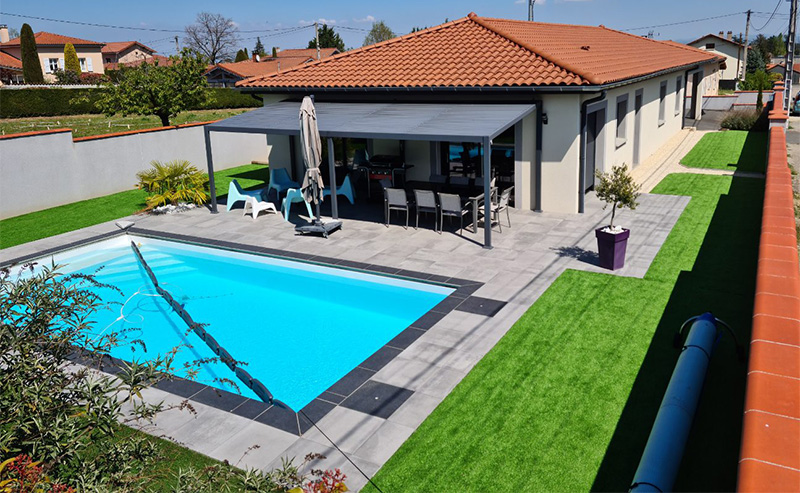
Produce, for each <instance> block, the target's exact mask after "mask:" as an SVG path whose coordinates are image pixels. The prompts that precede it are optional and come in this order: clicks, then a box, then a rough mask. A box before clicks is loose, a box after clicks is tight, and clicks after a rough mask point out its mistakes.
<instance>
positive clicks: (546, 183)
mask: <svg viewBox="0 0 800 493" xmlns="http://www.w3.org/2000/svg"><path fill="white" fill-rule="evenodd" d="M542 109H543V111H544V112H545V113H547V125H542V187H541V188H542V210H544V211H549V212H578V172H579V165H578V158H579V148H580V138H579V137H580V112H581V106H580V96H577V95H574V94H570V95H561V94H558V95H547V96H544V97H543V104H542ZM534 135H535V134H534ZM528 193H531V192H530V191H529V192H528ZM524 195H525V194H523V195H522V196H523V197H524ZM522 200H523V201H524V200H526V199H525V198H523V199H522ZM528 200H530V199H528Z"/></svg>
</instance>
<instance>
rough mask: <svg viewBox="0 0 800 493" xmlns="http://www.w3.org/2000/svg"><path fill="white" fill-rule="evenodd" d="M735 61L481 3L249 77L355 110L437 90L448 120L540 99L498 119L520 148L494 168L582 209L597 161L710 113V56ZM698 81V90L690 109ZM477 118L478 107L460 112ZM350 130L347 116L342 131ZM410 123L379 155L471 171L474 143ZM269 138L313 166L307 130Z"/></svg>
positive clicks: (553, 200)
mask: <svg viewBox="0 0 800 493" xmlns="http://www.w3.org/2000/svg"><path fill="white" fill-rule="evenodd" d="M723 62H724V59H723V57H722V56H721V55H717V54H716V53H713V52H705V51H702V50H697V49H694V48H691V47H688V46H686V45H679V44H672V43H666V42H662V41H656V40H653V39H647V38H644V37H641V36H635V35H632V34H628V33H625V32H621V31H615V30H612V29H608V28H605V27H603V26H599V27H594V26H575V25H564V24H546V23H539V22H527V21H518V20H508V19H492V18H485V17H479V16H477V15H475V14H474V13H471V14H469V16H467V17H465V18H462V19H458V20H455V21H452V22H448V23H445V24H442V25H439V26H435V27H432V28H429V29H424V30H421V31H418V32H415V33H412V34H408V35H405V36H401V37H398V38H394V39H391V40H388V41H384V42H381V43H378V44H375V45H371V46H366V47H363V48H358V49H354V50H351V51H347V52H344V53H340V54H338V55H334V56H332V57H329V58H325V59H323V60H320V61H313V62H310V63H307V64H302V65H300V66H297V67H295V68H292V69H288V70H285V71H281V72H279V73H271V74H267V75H260V76H255V77H251V78H249V79H246V80H243V81H240V82H238V83H237V84H236V86H237V87H239V88H241V89H242V90H243V91H244V92H247V93H253V94H257V95H259V96H260V97H262V98H263V100H264V104H265V106H266V105H269V104H273V103H278V102H281V101H295V102H296V101H300V100H301V99H302V97H303V96H305V95H309V94H313V95H314V96H315V98H316V101H317V102H318V103H322V102H324V103H328V104H329V106H328V110H327V111H341V117H342V118H343V119H344V118H346V114H347V111H348V110H347V108H346V106H347V105H342V106H337V105H336V104H335V103H358V104H367V103H369V104H382V105H384V107H383V108H384V109H380V110H378V111H386V109H385V108H386V105H390V107H391V106H395V107H397V108H398V110H400V109H401V108H400V107H401V106H402V105H404V104H407V103H417V104H425V105H428V106H426V107H425V108H423V109H421V110H420V111H429V112H430V113H429V114H430V119H429V122H434V121H436V122H438V124H439V125H443V124H445V122H444V121H439V120H438V118H444V117H443V116H441V115H442V113H441V112H442V111H445V112H446V111H447V110H446V109H442V108H441V106H442V105H461V104H464V103H470V104H475V103H479V104H480V105H479V106H476V107H475V109H474V111H475V112H476V116H475V118H476V120H477V119H479V118H480V117H479V116H478V115H477V112H482V113H481V114H487V113H486V112H487V111H489V112H490V111H492V110H491V109H492V107H493V105H494V107H495V108H497V113H498V114H499V113H502V106H503V105H508V104H512V103H513V104H515V105H519V106H521V107H526V108H530V106H531V105H535V110H534V112H533V113H530V114H527V116H524V117H521V118H522V119H516V120H512V121H508V122H506V123H505V124H503V123H502V122H497V126H496V127H495V128H498V129H502V128H507V129H506V130H505V131H504V132H503V133H502V135H499V136H498V137H497V138H496V141H497V143H498V144H503V147H505V148H511V150H510V151H505V150H504V151H502V152H500V153H498V154H496V153H495V152H494V151H493V152H492V153H491V165H492V172H493V174H494V173H495V171H497V172H498V173H500V172H501V169H500V168H501V166H503V167H506V166H507V171H505V172H506V173H510V177H508V178H509V179H508V181H510V183H513V184H514V186H515V190H514V195H515V207H518V208H523V209H532V210H544V211H553V212H556V211H557V212H570V213H574V212H583V210H584V196H585V194H586V193H587V192H589V191H591V190H592V189H593V188H594V184H595V171H609V170H610V169H611V166H612V165H619V164H627V165H630V166H632V167H636V166H638V165H639V164H640V163H642V162H644V161H645V160H646V159H647V158H648V157H649V156H650V155H651V154H653V153H654V152H656V150H658V149H659V148H660V147H661V146H662V145H663V144H665V143H666V142H667V141H668V140H669V139H670V138H672V137H673V136H674V135H675V134H676V133H677V132H678V131H680V130H681V129H682V128H683V121H684V116H685V117H686V118H698V119H699V118H701V116H702V115H701V112H700V108H701V107H702V100H703V91H702V90H701V89H702V86H703V85H704V79H705V78H706V77H707V76H706V69H707V68H708V67H712V68H714V69H717V68H718V67H719V66H720V64H721V63H723ZM687 81H688V82H689V84H690V85H689V87H690V89H689V92H690V93H693V94H692V95H693V96H695V97H693V98H692V104H691V105H690V106H689V107H688V108H687V109H686V110H684V104H683V102H684V98H685V94H686V92H687V91H686V87H687V86H686V83H687ZM277 106H280V104H278V105H277ZM277 106H276V108H277ZM437 107H438V108H439V109H437ZM337 108H339V109H338V110H337ZM408 108H411V107H410V106H407V107H406V109H405V110H404V111H406V112H407V111H408ZM258 111H259V110H256V111H255V112H252V114H255V113H256V112H258ZM462 111H463V110H462ZM684 112H685V114H684ZM272 114H276V113H274V112H272V111H268V112H265V113H263V114H259V115H262V116H261V117H262V118H266V119H269V118H270V115H272ZM426 114H428V113H426ZM276 115H277V114H276ZM276 117H277V116H276ZM253 118H256V117H255V116H253ZM320 118H323V116H322V115H320ZM419 118H422V119H423V120H424V118H426V117H425V116H424V115H421V116H419ZM235 119H237V117H234V118H232V119H231V120H232V121H233V120H235ZM484 123H485V122H481V124H484ZM470 124H471V122H470V121H469V119H467V120H459V121H452V122H450V123H447V125H450V126H456V127H459V126H460V127H469V126H470ZM218 125H219V126H221V127H224V123H220V124H218ZM231 125H234V122H232V123H231ZM420 125H422V127H424V126H425V125H426V123H424V121H422V122H421V123H420ZM262 128H273V127H262ZM275 128H277V127H275ZM257 130H258V129H256V131H257ZM347 130H348V129H347V128H346V127H342V129H341V133H342V134H343V135H342V136H344V134H346V132H347ZM376 132H377V130H376ZM406 132H407V131H406V130H403V129H402V128H398V129H397V131H396V132H394V135H396V137H392V138H391V139H389V138H383V139H378V138H375V139H365V140H366V146H367V150H368V152H369V153H370V155H376V154H393V155H397V156H400V159H402V160H403V161H404V162H406V163H407V164H412V165H413V168H410V169H409V170H408V172H407V173H408V176H407V179H409V180H425V181H427V180H428V179H429V177H430V176H431V175H440V174H442V175H451V174H452V175H454V176H455V175H457V174H459V173H461V174H464V173H465V172H464V171H463V168H464V163H463V159H464V155H465V154H466V155H467V157H469V156H470V154H469V153H468V152H464V148H463V147H462V146H461V143H460V142H439V141H431V139H433V138H435V135H429V136H428V137H427V138H422V137H420V135H421V134H420V133H419V132H417V133H413V132H412V133H406ZM267 133H268V132H267ZM365 135H366V133H365ZM402 135H405V136H409V137H412V138H408V139H405V138H403V137H402ZM446 135H452V134H450V133H448V134H446ZM267 140H268V143H269V144H270V145H271V146H272V147H271V153H272V154H271V156H270V162H271V163H275V164H276V165H278V163H285V164H284V166H287V167H293V169H294V174H295V176H302V174H301V173H302V162H301V161H302V160H301V159H298V158H297V156H301V155H302V153H301V150H300V149H299V147H298V146H299V139H297V138H293V137H289V136H287V135H279V134H269V133H268V136H267ZM292 143H293V144H292ZM490 145H491V142H490ZM291 146H294V148H293V149H292V148H291ZM497 147H499V146H493V149H495V150H497ZM459 151H460V152H459ZM478 152H479V153H480V151H478ZM459 154H460V155H461V157H459ZM454 156H455V158H454ZM459 159H461V162H457V161H458V160H459ZM507 161H510V166H508V165H507V164H506V162H507ZM482 174H483V173H482V170H481V168H480V167H478V169H476V170H475V171H474V174H473V175H471V176H472V177H474V178H476V179H477V178H480V180H482V181H483V180H486V182H487V183H488V178H487V177H484V176H482ZM504 178H505V177H504Z"/></svg>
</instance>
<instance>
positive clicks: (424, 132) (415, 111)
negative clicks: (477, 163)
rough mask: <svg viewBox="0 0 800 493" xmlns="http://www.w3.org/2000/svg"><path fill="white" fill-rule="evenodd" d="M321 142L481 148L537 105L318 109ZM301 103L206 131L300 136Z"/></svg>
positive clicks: (355, 105)
mask: <svg viewBox="0 0 800 493" xmlns="http://www.w3.org/2000/svg"><path fill="white" fill-rule="evenodd" d="M315 106H316V110H317V122H318V125H319V133H320V137H322V138H327V137H347V138H365V139H397V140H427V141H451V142H481V141H483V140H484V139H487V138H488V139H494V138H495V137H497V136H498V135H500V134H501V133H503V131H504V130H506V129H507V128H509V127H510V126H512V125H514V124H515V123H517V122H518V121H519V120H521V119H522V118H524V117H525V116H526V115H528V114H530V113H531V112H533V111H534V110H535V109H536V105H534V104H452V103H451V104H406V103H323V102H320V103H316V104H315ZM299 114H300V103H299V102H280V103H273V104H269V105H267V106H264V107H263V108H259V109H257V110H253V111H248V112H247V113H244V114H241V115H237V116H233V117H231V118H227V119H225V120H221V121H218V122H216V123H212V124H210V125H207V127H206V128H207V130H208V131H216V132H246V133H265V134H277V135H300V122H299V119H298V118H299V117H298V115H299Z"/></svg>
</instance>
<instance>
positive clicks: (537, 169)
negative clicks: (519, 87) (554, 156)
mask: <svg viewBox="0 0 800 493" xmlns="http://www.w3.org/2000/svg"><path fill="white" fill-rule="evenodd" d="M533 104H535V105H536V153H535V154H536V155H535V157H534V161H535V162H534V173H535V177H536V199H535V200H534V204H533V211H534V212H542V134H543V133H544V129H543V128H542V125H543V122H542V118H543V115H544V103H543V102H542V100H541V99H534V100H533Z"/></svg>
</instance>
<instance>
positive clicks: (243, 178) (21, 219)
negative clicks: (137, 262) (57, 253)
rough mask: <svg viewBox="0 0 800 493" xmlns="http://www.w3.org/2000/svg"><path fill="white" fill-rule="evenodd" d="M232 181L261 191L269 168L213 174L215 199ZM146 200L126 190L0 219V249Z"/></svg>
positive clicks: (125, 211) (131, 209) (132, 209)
mask: <svg viewBox="0 0 800 493" xmlns="http://www.w3.org/2000/svg"><path fill="white" fill-rule="evenodd" d="M234 178H235V179H236V180H237V181H238V182H239V184H240V185H241V186H242V187H244V188H259V187H263V186H265V185H264V184H265V183H267V182H268V181H269V167H268V166H264V165H260V164H248V165H245V166H238V167H236V168H230V169H226V170H223V171H217V172H216V173H214V180H215V185H216V189H217V193H218V199H219V200H220V201H221V202H222V203H224V201H225V198H226V196H227V193H228V185H229V184H230V182H231V180H233V179H234ZM146 197H147V194H146V193H145V192H144V191H142V190H128V191H125V192H120V193H115V194H112V195H106V196H104V197H98V198H95V199H89V200H84V201H81V202H75V203H72V204H67V205H62V206H58V207H53V208H51V209H45V210H43V211H38V212H32V213H30V214H23V215H21V216H15V217H11V218H8V219H3V220H2V221H0V249H3V248H9V247H12V246H15V245H20V244H22V243H27V242H29V241H34V240H38V239H41V238H47V237H49V236H54V235H57V234H61V233H66V232H68V231H74V230H76V229H81V228H86V227H88V226H94V225H95V224H100V223H103V222H106V221H113V220H114V219H119V218H121V217H125V216H129V215H131V214H135V213H136V212H139V211H141V210H142V209H144V208H145V198H146Z"/></svg>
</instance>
